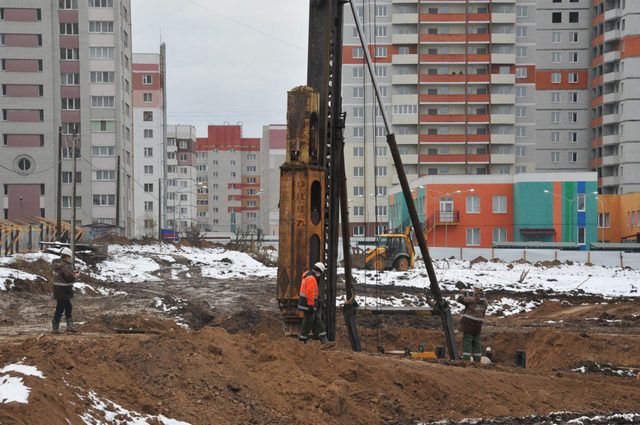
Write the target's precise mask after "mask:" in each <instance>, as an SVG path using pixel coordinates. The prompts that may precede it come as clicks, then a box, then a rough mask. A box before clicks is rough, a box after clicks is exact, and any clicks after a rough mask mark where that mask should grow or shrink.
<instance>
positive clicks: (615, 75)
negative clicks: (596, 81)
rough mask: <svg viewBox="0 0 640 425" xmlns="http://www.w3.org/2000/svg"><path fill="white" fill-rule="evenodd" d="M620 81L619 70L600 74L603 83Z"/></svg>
mask: <svg viewBox="0 0 640 425" xmlns="http://www.w3.org/2000/svg"><path fill="white" fill-rule="evenodd" d="M617 81H620V73H619V72H608V73H606V74H604V75H603V76H602V82H603V83H605V84H606V83H615V82H617Z"/></svg>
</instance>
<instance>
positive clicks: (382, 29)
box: [376, 26, 387, 37]
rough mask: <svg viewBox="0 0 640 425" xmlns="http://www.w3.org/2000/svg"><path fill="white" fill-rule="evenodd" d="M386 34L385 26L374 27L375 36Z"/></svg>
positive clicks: (384, 35)
mask: <svg viewBox="0 0 640 425" xmlns="http://www.w3.org/2000/svg"><path fill="white" fill-rule="evenodd" d="M386 36H387V27H383V26H379V27H376V37H386Z"/></svg>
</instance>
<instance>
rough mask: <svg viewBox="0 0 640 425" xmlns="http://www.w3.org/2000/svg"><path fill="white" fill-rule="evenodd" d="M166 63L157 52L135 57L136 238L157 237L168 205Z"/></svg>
mask: <svg viewBox="0 0 640 425" xmlns="http://www.w3.org/2000/svg"><path fill="white" fill-rule="evenodd" d="M162 51H163V52H164V49H162ZM163 62H164V58H162V57H161V54H157V53H136V54H134V55H133V76H132V82H133V122H134V127H133V128H134V130H133V142H134V143H133V145H134V146H133V149H134V153H133V157H134V163H135V165H134V177H135V184H134V187H133V193H134V194H135V196H134V204H135V207H134V220H133V226H134V230H133V234H134V236H136V237H156V236H157V235H158V232H159V226H160V223H161V222H162V215H161V212H160V208H162V206H163V204H164V202H165V200H164V193H165V187H164V181H165V160H164V158H165V155H166V146H165V134H164V132H165V118H164V117H165V111H164V109H165V103H164V93H163V78H164V76H163V70H162V65H163ZM174 161H176V160H174ZM176 165H177V161H176Z"/></svg>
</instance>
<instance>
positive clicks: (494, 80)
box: [343, 0, 640, 236]
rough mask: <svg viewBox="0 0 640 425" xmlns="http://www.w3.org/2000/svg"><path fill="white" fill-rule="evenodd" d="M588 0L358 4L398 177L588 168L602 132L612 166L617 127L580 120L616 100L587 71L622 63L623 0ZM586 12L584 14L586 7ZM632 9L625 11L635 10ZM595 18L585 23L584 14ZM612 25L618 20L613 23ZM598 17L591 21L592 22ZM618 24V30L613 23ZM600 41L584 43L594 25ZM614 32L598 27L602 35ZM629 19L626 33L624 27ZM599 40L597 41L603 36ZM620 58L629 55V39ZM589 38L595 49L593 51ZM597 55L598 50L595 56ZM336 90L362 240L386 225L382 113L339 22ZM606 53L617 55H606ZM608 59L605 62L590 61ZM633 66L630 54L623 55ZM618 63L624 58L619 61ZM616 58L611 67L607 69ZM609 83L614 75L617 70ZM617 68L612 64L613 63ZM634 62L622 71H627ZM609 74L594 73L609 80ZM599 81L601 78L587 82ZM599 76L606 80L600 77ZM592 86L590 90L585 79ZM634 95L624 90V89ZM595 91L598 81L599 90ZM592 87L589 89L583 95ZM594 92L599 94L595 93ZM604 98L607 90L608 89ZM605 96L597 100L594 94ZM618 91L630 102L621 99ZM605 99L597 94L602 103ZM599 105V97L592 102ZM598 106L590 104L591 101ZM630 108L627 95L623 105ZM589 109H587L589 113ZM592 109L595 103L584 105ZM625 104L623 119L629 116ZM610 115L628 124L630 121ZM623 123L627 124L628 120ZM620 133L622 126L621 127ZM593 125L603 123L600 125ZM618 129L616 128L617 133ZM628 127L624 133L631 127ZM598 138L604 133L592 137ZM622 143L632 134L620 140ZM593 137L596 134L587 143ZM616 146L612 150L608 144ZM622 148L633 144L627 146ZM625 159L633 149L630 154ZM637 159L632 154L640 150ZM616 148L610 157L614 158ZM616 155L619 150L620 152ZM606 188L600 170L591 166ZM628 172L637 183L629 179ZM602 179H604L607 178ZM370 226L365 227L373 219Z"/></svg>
mask: <svg viewBox="0 0 640 425" xmlns="http://www.w3.org/2000/svg"><path fill="white" fill-rule="evenodd" d="M624 3H625V2H624V1H614V0H611V1H609V0H607V1H594V2H593V3H592V0H539V1H532V0H499V1H496V0H494V1H489V0H487V1H481V0H420V1H418V0H393V1H390V0H389V1H384V0H376V1H375V2H373V1H369V0H365V1H364V2H363V3H361V6H359V7H358V8H357V10H358V15H359V17H360V19H361V21H363V22H364V28H365V32H366V35H367V38H368V39H369V41H370V44H371V54H372V56H373V60H374V62H376V66H375V73H376V75H377V77H378V79H379V81H380V84H381V91H382V96H383V98H384V100H385V102H386V104H387V105H388V108H389V109H388V113H389V115H390V117H391V120H392V123H393V127H394V131H395V133H396V136H397V141H398V144H399V148H400V153H401V155H402V159H403V162H404V164H405V171H406V172H407V174H408V177H409V179H412V178H418V177H421V176H425V175H460V174H466V175H469V174H471V175H473V174H477V175H484V174H520V173H531V172H566V171H588V170H591V169H592V163H591V160H592V155H593V149H595V150H596V153H602V152H604V151H603V149H604V148H603V147H601V146H600V145H602V142H603V140H604V138H602V139H600V145H598V146H594V147H593V148H592V141H593V140H594V137H595V136H599V135H594V134H592V131H593V132H596V133H597V132H600V133H601V134H600V135H603V136H604V134H606V135H609V140H607V141H608V142H610V143H612V145H611V146H609V149H610V150H609V151H606V153H603V154H602V156H604V155H609V156H608V158H607V159H608V162H607V164H610V163H611V161H613V158H614V156H613V155H614V154H613V153H612V152H613V145H614V144H615V146H617V143H618V142H615V143H614V142H613V138H614V136H611V134H613V133H614V131H615V133H616V136H615V138H616V140H618V137H619V136H617V132H618V129H617V125H616V126H615V130H614V126H613V125H609V126H607V125H608V124H612V123H611V122H610V121H611V119H613V118H614V115H610V116H609V117H606V118H608V120H609V121H607V120H606V119H605V123H603V122H602V119H601V118H597V117H594V118H595V119H594V123H595V124H597V123H598V119H600V121H599V122H600V123H601V124H602V125H601V126H600V127H594V129H593V130H591V129H590V122H591V120H590V114H591V113H593V114H598V113H600V115H602V111H606V113H610V114H611V113H612V112H611V111H612V110H613V108H614V107H615V109H616V115H615V117H616V118H617V117H618V112H617V108H618V104H617V103H616V102H617V98H615V99H614V97H615V96H617V95H618V88H617V86H616V88H615V92H616V94H615V96H614V95H613V94H611V95H610V96H609V97H607V100H608V101H610V102H614V103H615V106H614V105H612V104H610V105H607V104H604V105H602V100H603V97H599V98H595V97H594V94H595V93H592V92H591V91H590V77H589V71H590V68H591V61H592V59H593V54H596V53H599V54H600V55H601V56H598V57H596V58H595V59H594V65H593V68H592V72H595V73H596V74H597V73H598V72H603V71H602V67H603V66H604V72H609V71H608V69H609V68H611V69H613V68H612V67H614V62H611V61H613V60H614V59H615V55H616V54H617V55H618V57H621V56H625V54H624V53H622V52H623V48H622V47H624V43H622V42H620V43H619V44H615V43H616V42H615V41H614V39H615V37H616V36H617V39H618V41H621V40H620V37H621V34H622V33H621V32H620V31H622V32H623V33H624V30H623V29H621V28H622V25H623V24H622V20H623V18H622V17H623V16H626V17H627V20H632V19H633V18H634V17H635V16H638V15H636V14H637V10H636V8H640V5H636V6H631V7H629V4H634V2H633V1H631V2H630V1H629V0H627V2H626V3H627V6H626V7H627V9H624V6H625V5H624ZM594 5H595V7H594ZM634 10H636V12H635V13H636V14H634V12H633V11H634ZM594 13H597V14H598V16H597V17H596V19H595V20H594V21H593V24H592V18H593V14H594ZM616 19H617V21H616ZM598 22H600V23H598ZM616 22H617V24H616ZM594 25H595V28H596V35H598V31H599V33H600V34H602V32H603V29H604V34H603V35H602V36H599V37H595V39H594V40H593V41H592V38H593V37H592V35H593V34H594V33H593V31H594V30H593V28H594ZM616 25H617V27H619V29H616V30H612V31H610V32H607V29H608V28H616ZM632 27H633V24H631V26H629V23H627V27H626V28H627V29H629V28H632ZM607 37H608V38H607ZM628 41H629V42H628V43H627V44H628V45H629V46H632V47H627V52H628V53H627V54H631V55H633V53H631V52H634V51H635V50H638V48H637V47H636V46H637V43H638V41H637V40H636V39H633V38H629V39H628ZM598 43H600V44H598ZM603 43H604V51H601V52H598V49H600V50H602V49H603ZM345 44H346V45H345V48H344V53H343V61H344V64H345V67H344V71H343V95H344V108H345V110H346V112H347V114H348V116H347V130H346V137H347V151H346V158H347V164H348V178H349V195H350V196H351V197H352V205H354V206H353V207H352V208H353V210H352V211H351V221H352V223H353V224H352V226H353V228H352V230H353V234H354V235H356V236H360V235H365V234H366V235H372V234H373V233H374V232H375V231H380V230H381V226H380V225H379V223H386V222H387V221H388V215H387V213H388V211H387V206H386V205H385V204H384V203H382V205H381V202H380V200H379V199H378V198H379V197H380V196H385V195H386V191H387V187H388V186H390V185H391V184H394V183H395V182H396V181H395V180H396V179H395V177H391V175H394V174H395V172H394V171H393V166H392V164H391V162H390V158H389V155H388V152H387V148H386V147H385V139H384V136H385V134H384V128H383V124H382V118H381V116H380V113H379V111H377V107H375V99H374V98H373V93H372V91H371V88H370V80H369V78H368V75H367V70H366V68H365V67H364V63H363V51H362V48H361V47H360V43H359V40H358V38H357V33H356V31H355V25H354V22H353V19H351V17H349V18H348V19H346V20H345ZM614 44H615V48H616V49H618V50H619V51H618V52H617V53H616V52H614V50H615V49H614ZM605 57H606V58H607V62H605V63H604V65H595V64H596V63H597V61H598V60H600V61H602V60H604V58H605ZM629 60H634V59H627V61H629ZM622 62H624V61H622ZM616 63H617V62H616ZM615 66H616V73H615V75H616V78H618V79H619V78H621V76H620V75H619V74H618V71H617V65H615ZM621 66H622V64H621ZM633 69H634V67H633V66H628V71H627V72H630V73H633V72H634V71H633ZM613 75H614V74H609V75H606V76H605V77H604V78H607V77H608V78H609V79H611V78H613V77H612V76H613ZM598 78H599V79H600V81H601V82H602V79H603V77H598V76H597V75H596V79H595V80H594V83H595V82H597V80H598ZM607 81H609V80H607ZM594 85H595V84H594ZM628 86H629V88H628V89H629V90H633V88H632V87H633V86H632V84H628ZM605 88H606V86H605ZM593 90H594V91H595V90H598V89H597V88H594V89H593ZM599 90H600V91H602V87H601V88H600V89H599ZM607 90H608V91H607V93H613V91H614V88H613V86H609V87H608V89H607ZM600 94H601V95H603V96H604V94H605V93H600ZM629 96H632V95H631V94H629ZM604 97H606V96H604ZM598 99H599V100H598ZM598 101H599V102H600V104H598V103H597V102H598ZM629 101H630V100H629ZM592 102H594V103H593V104H594V107H593V109H592ZM595 105H597V106H595ZM632 110H633V109H631V108H629V112H628V113H629V114H630V113H632ZM623 117H624V116H620V119H625V118H626V119H627V120H630V119H631V118H630V115H627V116H626V117H624V118H623ZM627 117H628V118H627ZM629 124H630V125H629V127H630V128H631V126H632V125H633V124H631V123H629ZM603 125H604V126H603ZM625 131H626V130H625ZM630 131H631V132H633V130H630ZM603 132H604V133H603ZM629 137H631V133H629ZM595 140H596V141H597V140H598V139H595ZM616 149H617V147H616ZM629 149H630V151H629V152H632V149H633V147H631V146H630V147H629ZM633 152H635V151H633ZM639 153H640V152H639ZM619 157H621V156H619V154H618V151H617V150H616V154H615V158H619ZM625 157H626V155H625ZM599 164H600V165H599V172H600V173H601V174H602V177H603V179H602V180H601V186H602V187H603V190H608V189H607V188H606V186H607V182H609V181H607V178H606V176H608V175H611V173H613V171H612V170H611V167H608V166H604V163H603V162H602V161H601V162H600V163H599ZM629 171H630V177H629V178H630V179H632V180H633V179H634V178H635V181H637V182H640V180H639V179H638V178H637V177H640V173H636V175H635V177H631V176H633V175H634V174H633V172H632V171H631V170H629ZM609 183H613V181H610V182H609ZM376 223H378V227H377V228H376V226H375V224H376Z"/></svg>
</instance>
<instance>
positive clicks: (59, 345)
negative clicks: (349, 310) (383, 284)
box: [0, 278, 640, 425]
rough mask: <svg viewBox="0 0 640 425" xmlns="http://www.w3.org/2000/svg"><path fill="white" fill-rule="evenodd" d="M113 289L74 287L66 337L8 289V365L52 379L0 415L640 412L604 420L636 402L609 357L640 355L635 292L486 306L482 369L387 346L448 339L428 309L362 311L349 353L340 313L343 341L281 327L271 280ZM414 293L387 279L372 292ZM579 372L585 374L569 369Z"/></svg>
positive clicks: (259, 420)
mask: <svg viewBox="0 0 640 425" xmlns="http://www.w3.org/2000/svg"><path fill="white" fill-rule="evenodd" d="M113 289H114V290H118V291H121V292H122V293H123V294H124V295H122V294H121V295H96V294H92V295H78V296H77V297H76V298H75V299H74V308H75V312H76V313H75V317H76V321H77V322H79V323H80V329H81V331H82V333H80V334H78V335H60V336H52V335H50V334H49V333H48V330H49V328H48V324H49V321H50V316H51V314H52V310H53V302H52V300H51V299H50V296H49V295H47V294H42V292H40V291H36V290H34V291H31V292H30V291H28V290H27V291H10V292H7V293H3V294H1V295H0V310H2V311H4V312H5V313H6V316H7V318H8V319H4V320H0V369H1V368H2V367H4V366H5V365H8V364H12V363H18V362H21V363H22V364H24V365H32V366H35V367H37V368H38V369H39V370H40V371H41V372H42V373H43V374H44V379H39V378H36V377H31V376H26V377H24V378H23V379H24V383H25V384H26V385H27V386H28V387H29V388H30V390H31V392H30V394H29V399H28V404H21V403H4V404H0V424H3V425H4V424H36V425H37V424H46V425H51V424H54V425H55V424H66V423H71V424H82V423H85V422H87V421H88V420H87V419H86V418H94V419H95V420H94V421H93V422H90V421H89V422H88V423H118V424H127V423H148V424H156V423H157V424H161V423H163V422H162V421H161V419H160V418H162V417H166V418H172V419H175V420H180V421H185V422H188V423H191V424H244V423H255V424H267V423H275V424H298V423H309V422H311V423H318V424H325V423H326V424H360V423H362V424H416V423H430V422H435V421H448V422H442V423H446V424H456V423H462V421H463V420H464V419H473V418H477V419H476V420H475V421H474V422H465V423H478V424H560V423H569V422H570V421H571V420H576V419H579V418H581V416H582V415H583V414H586V415H589V417H590V418H591V419H589V421H591V422H589V421H586V420H583V421H582V422H571V423H578V424H579V423H584V424H589V423H594V424H595V423H612V424H618V423H625V424H626V423H638V422H640V416H633V415H627V416H620V417H617V416H615V417H614V416H606V417H605V419H602V418H600V419H597V417H598V415H611V414H618V413H627V412H629V413H633V412H636V413H639V412H640V381H638V380H636V379H634V378H632V377H631V375H625V376H622V375H616V374H615V373H605V372H603V370H604V368H603V367H602V365H609V364H610V365H612V369H613V370H636V369H637V368H638V366H640V320H638V317H639V316H640V301H638V300H604V299H602V298H601V297H581V296H575V297H574V296H570V295H569V296H564V297H554V299H555V301H550V300H548V299H547V301H545V302H544V303H543V304H541V305H540V306H539V307H538V308H537V309H535V310H533V311H530V312H528V313H524V314H520V315H514V316H509V317H491V318H489V319H488V320H487V323H486V325H485V327H484V332H483V340H484V343H485V345H489V346H491V347H492V351H493V355H494V358H495V360H496V363H495V364H493V365H490V366H479V365H475V364H468V363H462V362H454V363H451V362H449V361H441V362H426V361H418V360H409V359H406V358H403V357H400V356H391V355H379V354H377V353H376V351H377V346H378V345H379V344H383V345H384V346H385V348H386V349H387V350H402V349H403V348H404V347H405V346H411V347H412V349H414V350H415V349H416V348H417V347H418V345H419V344H420V343H424V344H425V346H426V348H427V349H434V348H435V347H437V346H444V345H445V344H444V339H443V336H442V332H441V330H440V329H441V325H440V318H439V317H433V316H411V317H403V316H385V317H375V316H370V315H360V316H359V318H358V324H359V330H360V335H361V339H362V343H363V347H364V349H365V352H364V353H353V352H352V351H351V350H350V348H349V347H350V345H349V342H348V341H347V339H346V332H345V329H344V327H343V326H342V319H341V317H340V318H339V319H338V325H339V327H338V345H337V347H336V348H334V349H333V350H330V351H321V350H319V343H318V342H317V341H312V342H310V343H308V344H306V345H305V344H302V343H299V342H298V341H296V340H295V339H293V338H289V337H285V336H283V334H282V324H281V321H280V317H279V314H278V311H277V306H276V304H275V300H274V293H275V287H274V282H273V281H272V280H259V279H257V280H255V281H250V280H245V281H228V282H227V281H215V282H214V281H207V280H205V279H201V278H200V279H197V280H191V281H167V282H163V283H160V284H157V283H156V284H120V285H114V286H113ZM408 291H409V289H408V288H407V289H405V288H402V289H399V288H395V287H389V288H379V289H377V291H376V292H377V294H378V295H376V296H381V297H385V296H387V297H391V296H395V295H396V294H398V293H399V292H408ZM503 295H504V294H501V293H489V294H488V296H489V298H492V297H493V298H498V297H501V296H503ZM509 296H510V297H513V298H518V299H523V300H526V299H537V297H538V294H533V293H525V294H509ZM543 299H545V298H544V297H543ZM540 301H542V300H540ZM457 320H458V317H456V326H457ZM457 339H458V344H460V343H461V340H460V339H461V336H460V335H457ZM518 350H524V351H525V352H526V354H527V368H526V369H523V368H518V367H516V366H515V353H516V351H518ZM595 365H599V366H595ZM581 367H584V369H585V370H584V373H581V371H574V369H578V368H581ZM1 375H2V374H0V376H1ZM96 400H99V401H100V402H96ZM553 412H573V413H571V414H569V413H567V414H555V415H551V413H553ZM160 415H163V416H160ZM532 415H538V416H532ZM83 417H84V418H85V419H82V418H83ZM140 418H146V419H144V420H145V421H146V422H141V420H140ZM594 418H595V419H594ZM98 420H99V421H102V422H98ZM136 420H137V421H138V422H135V421H136ZM603 420H605V422H603ZM118 421H119V422H118ZM597 421H600V422H597ZM634 421H635V422H634Z"/></svg>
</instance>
